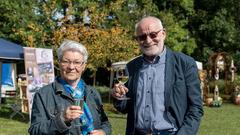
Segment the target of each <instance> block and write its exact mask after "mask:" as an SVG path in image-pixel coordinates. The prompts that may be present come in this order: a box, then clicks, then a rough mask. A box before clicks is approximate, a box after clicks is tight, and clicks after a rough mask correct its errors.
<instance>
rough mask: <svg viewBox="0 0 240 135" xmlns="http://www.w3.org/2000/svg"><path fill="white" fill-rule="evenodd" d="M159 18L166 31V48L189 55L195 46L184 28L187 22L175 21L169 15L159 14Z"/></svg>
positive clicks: (172, 16) (193, 40)
mask: <svg viewBox="0 0 240 135" xmlns="http://www.w3.org/2000/svg"><path fill="white" fill-rule="evenodd" d="M160 16H161V18H162V20H163V23H164V25H165V27H166V29H167V38H166V44H167V46H168V47H170V48H172V49H173V50H175V51H180V52H185V53H187V54H191V53H192V52H193V51H194V49H195V48H196V47H197V45H196V42H195V39H194V38H193V37H191V34H190V32H189V31H188V30H187V29H185V28H184V27H185V26H186V24H187V22H186V21H184V20H183V21H178V20H176V19H175V18H174V15H173V14H171V13H166V12H161V13H160Z"/></svg>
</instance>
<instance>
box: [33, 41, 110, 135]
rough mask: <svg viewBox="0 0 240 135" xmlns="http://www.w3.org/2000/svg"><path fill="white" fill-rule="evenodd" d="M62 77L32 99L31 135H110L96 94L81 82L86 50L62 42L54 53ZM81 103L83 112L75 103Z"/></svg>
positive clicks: (75, 44)
mask: <svg viewBox="0 0 240 135" xmlns="http://www.w3.org/2000/svg"><path fill="white" fill-rule="evenodd" d="M57 55H58V60H59V66H60V73H61V76H59V77H56V80H55V81H54V82H53V83H51V84H49V85H47V86H45V87H43V88H41V89H40V90H39V91H38V92H36V94H35V96H34V101H33V106H32V114H31V126H30V128H29V133H30V134H31V135H81V134H82V135H110V134H111V125H110V123H109V121H108V118H107V116H106V114H105V112H104V110H103V105H102V101H101V97H100V95H99V93H98V92H97V91H96V90H95V89H93V88H92V87H90V86H87V85H86V84H85V83H84V81H83V80H82V79H81V75H82V73H83V71H84V69H85V67H86V62H87V58H88V53H87V50H86V48H85V47H84V46H83V45H82V44H80V43H78V42H75V41H71V40H65V41H64V42H63V43H62V44H61V46H60V47H59V48H58V50H57ZM76 98H79V99H84V102H83V106H82V108H81V107H80V106H78V105H74V99H76Z"/></svg>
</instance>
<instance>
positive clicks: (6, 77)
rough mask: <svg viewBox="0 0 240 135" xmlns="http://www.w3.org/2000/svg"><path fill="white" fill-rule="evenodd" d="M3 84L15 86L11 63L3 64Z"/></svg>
mask: <svg viewBox="0 0 240 135" xmlns="http://www.w3.org/2000/svg"><path fill="white" fill-rule="evenodd" d="M2 85H8V86H13V78H12V66H11V64H9V63H3V64H2Z"/></svg>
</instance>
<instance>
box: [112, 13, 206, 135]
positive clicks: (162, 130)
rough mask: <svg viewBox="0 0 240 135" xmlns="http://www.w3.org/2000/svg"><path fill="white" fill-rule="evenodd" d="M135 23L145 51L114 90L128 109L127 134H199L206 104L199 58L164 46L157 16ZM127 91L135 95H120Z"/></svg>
mask: <svg viewBox="0 0 240 135" xmlns="http://www.w3.org/2000/svg"><path fill="white" fill-rule="evenodd" d="M135 28H136V29H135V32H136V40H137V42H138V43H139V47H140V49H141V52H142V55H141V56H139V57H137V58H135V59H133V60H131V61H130V62H129V63H128V64H127V65H126V69H127V70H128V72H129V79H128V81H127V82H126V83H125V84H124V85H122V84H119V83H118V84H115V85H114V88H113V91H112V96H113V97H114V98H115V99H114V106H115V108H116V109H117V110H118V111H120V112H122V113H127V114H128V116H127V128H126V135H149V134H152V135H196V134H197V132H198V128H199V125H200V120H201V117H202V116H203V108H202V99H201V93H200V80H199V77H198V69H197V66H196V63H195V60H194V59H193V58H191V57H190V56H187V55H184V54H183V53H179V52H173V51H171V50H170V49H168V48H167V47H166V46H165V44H164V40H165V38H166V30H165V29H164V27H163V26H162V23H161V21H160V20H159V19H158V18H156V17H152V16H147V17H145V18H143V19H141V20H140V21H139V22H138V23H137V24H136V26H135ZM124 94H126V96H127V97H129V98H130V99H129V100H118V99H119V98H120V97H122V96H123V95H124Z"/></svg>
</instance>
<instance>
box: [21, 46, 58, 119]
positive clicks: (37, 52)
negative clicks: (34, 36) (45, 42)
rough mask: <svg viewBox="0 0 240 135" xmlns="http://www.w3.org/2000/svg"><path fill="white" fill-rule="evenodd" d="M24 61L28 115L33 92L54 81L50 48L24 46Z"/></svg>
mask: <svg viewBox="0 0 240 135" xmlns="http://www.w3.org/2000/svg"><path fill="white" fill-rule="evenodd" d="M24 61H25V72H26V79H27V99H28V107H29V116H30V115H31V108H32V102H33V97H34V94H35V92H36V91H37V90H39V89H40V88H41V87H43V86H45V85H47V84H49V83H51V82H53V81H54V64H53V52H52V49H44V48H29V47H25V48H24Z"/></svg>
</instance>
